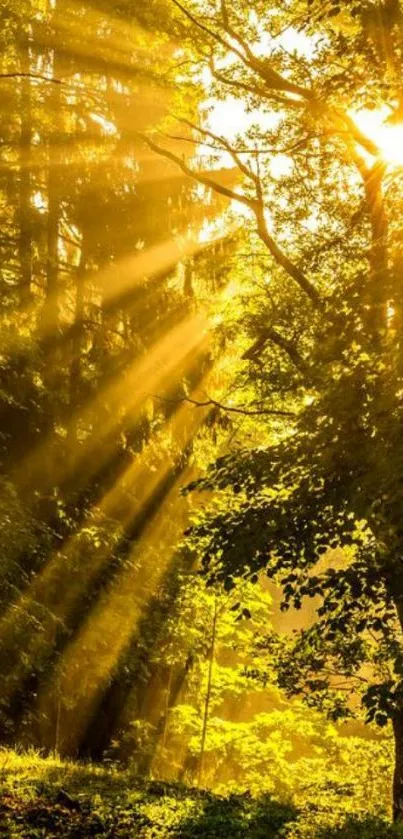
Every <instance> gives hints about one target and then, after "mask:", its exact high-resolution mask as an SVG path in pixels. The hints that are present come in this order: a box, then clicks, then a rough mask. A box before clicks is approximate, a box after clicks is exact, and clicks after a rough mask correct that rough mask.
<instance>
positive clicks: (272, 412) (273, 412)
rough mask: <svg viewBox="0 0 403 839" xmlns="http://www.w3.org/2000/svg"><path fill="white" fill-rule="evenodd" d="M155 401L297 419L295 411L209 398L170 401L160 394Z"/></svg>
mask: <svg viewBox="0 0 403 839" xmlns="http://www.w3.org/2000/svg"><path fill="white" fill-rule="evenodd" d="M152 396H153V398H154V399H160V400H161V401H162V402H169V403H171V404H175V405H177V404H181V403H183V402H188V403H189V405H194V406H195V408H211V407H214V408H218V409H219V410H220V411H226V412H227V413H233V414H243V415H244V416H247V417H256V416H276V417H296V416H297V415H296V413H295V412H293V411H282V410H280V409H279V410H277V409H276V408H257V409H256V410H254V409H250V408H236V407H235V406H232V405H223V404H222V402H218V400H217V399H212V398H211V397H208V398H207V399H206V400H205V401H204V402H199V401H198V400H197V399H192V398H191V397H190V396H183V397H182V398H181V399H168V398H167V397H164V396H160V395H159V394H155V393H154V394H152Z"/></svg>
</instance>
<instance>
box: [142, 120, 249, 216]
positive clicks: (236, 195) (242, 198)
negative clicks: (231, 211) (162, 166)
mask: <svg viewBox="0 0 403 839" xmlns="http://www.w3.org/2000/svg"><path fill="white" fill-rule="evenodd" d="M137 136H138V137H139V138H140V139H141V140H143V141H144V142H145V143H146V145H147V146H148V147H149V148H150V149H151V150H152V151H155V152H156V153H157V154H159V155H162V156H163V157H166V158H167V159H168V160H171V161H172V163H176V164H177V166H179V168H180V169H181V170H182V172H184V173H185V175H188V176H189V178H193V180H196V181H198V182H199V183H201V184H204V186H207V187H209V189H213V190H214V191H215V192H218V193H219V194H220V195H224V196H225V198H229V200H230V201H239V202H240V203H241V204H244V205H245V206H246V207H249V208H250V209H251V210H252V211H253V210H254V205H255V204H256V201H255V200H254V199H253V198H248V197H247V196H246V195H242V193H240V192H236V190H233V189H229V187H226V186H224V185H223V184H220V183H218V181H215V180H213V179H212V178H210V177H209V176H208V175H204V174H203V173H201V172H195V171H194V170H193V169H191V168H190V166H188V165H187V163H185V161H184V160H182V158H181V157H178V155H176V154H174V153H173V152H171V151H169V150H168V149H165V148H163V147H162V146H159V145H157V143H154V141H153V140H151V139H150V137H147V135H145V134H140V133H138V134H137Z"/></svg>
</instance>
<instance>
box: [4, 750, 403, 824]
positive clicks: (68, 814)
mask: <svg viewBox="0 0 403 839" xmlns="http://www.w3.org/2000/svg"><path fill="white" fill-rule="evenodd" d="M340 812H343V816H342V818H341V819H337V818H335V813H334V807H333V806H332V807H329V808H327V810H326V811H325V810H323V808H321V807H320V806H318V805H317V804H315V800H314V798H312V800H307V801H306V802H305V805H304V806H301V805H299V809H297V808H296V807H295V806H294V805H292V804H290V803H289V802H280V801H276V800H274V799H272V798H270V797H268V796H261V797H260V798H259V797H252V796H250V795H248V794H242V795H234V794H233V795H229V796H227V797H225V796H218V795H215V794H213V793H211V792H209V791H206V790H196V789H189V788H187V787H184V786H181V785H178V784H167V783H162V782H161V781H148V782H146V781H143V780H139V779H138V778H133V777H132V776H130V774H129V773H125V772H119V771H117V770H114V769H105V768H102V767H96V766H91V765H83V764H77V763H72V762H61V761H60V760H58V759H57V758H52V757H48V758H41V757H40V756H38V755H37V754H35V753H32V754H25V755H22V754H17V753H15V752H11V751H7V750H2V751H0V836H1V837H7V838H9V839H17V837H19V839H42V837H49V838H50V837H58V839H64V837H66V839H67V837H69V839H83V837H104V839H123V837H125V838H126V837H127V839H131V838H132V837H138V838H139V839H280V837H284V838H285V837H286V839H300V838H301V839H302V837H303V839H397V837H399V839H403V831H401V832H400V831H399V830H397V829H395V828H391V827H390V826H389V825H388V823H387V821H386V819H383V818H380V817H377V816H374V815H370V816H366V815H365V814H363V813H361V814H360V817H359V818H354V817H351V816H349V815H348V814H347V816H346V812H347V813H348V809H347V810H346V808H344V810H343V809H342V810H341V811H340ZM338 821H339V822H342V824H341V823H339V824H337V822H338Z"/></svg>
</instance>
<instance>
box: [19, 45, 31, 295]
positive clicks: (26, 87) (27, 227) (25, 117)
mask: <svg viewBox="0 0 403 839" xmlns="http://www.w3.org/2000/svg"><path fill="white" fill-rule="evenodd" d="M20 69H21V73H22V74H23V78H22V79H21V96H20V111H21V130H20V140H19V162H20V173H19V237H18V251H19V261H20V270H21V285H20V295H19V296H20V306H21V308H22V309H25V308H26V306H27V305H28V303H29V302H30V299H31V283H32V211H31V172H30V156H31V143H32V124H31V80H30V79H29V77H28V74H29V72H30V54H29V35H28V34H27V33H24V35H23V37H22V41H21V57H20Z"/></svg>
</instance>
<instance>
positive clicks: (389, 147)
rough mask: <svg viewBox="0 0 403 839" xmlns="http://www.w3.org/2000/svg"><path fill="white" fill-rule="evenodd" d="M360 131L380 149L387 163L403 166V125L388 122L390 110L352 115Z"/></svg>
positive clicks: (366, 111)
mask: <svg viewBox="0 0 403 839" xmlns="http://www.w3.org/2000/svg"><path fill="white" fill-rule="evenodd" d="M350 115H351V116H352V117H353V119H354V121H355V123H356V124H357V126H358V128H359V129H360V131H362V133H363V134H365V135H366V136H367V137H368V138H369V139H370V140H373V141H374V143H376V145H377V146H378V148H379V149H380V153H381V156H382V158H383V159H384V161H385V163H389V164H390V165H391V166H396V167H399V166H403V125H402V124H401V123H400V124H393V123H390V122H388V117H390V110H389V108H386V107H385V108H381V109H379V110H369V109H368V108H365V109H363V110H362V111H358V112H351V114H350Z"/></svg>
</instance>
